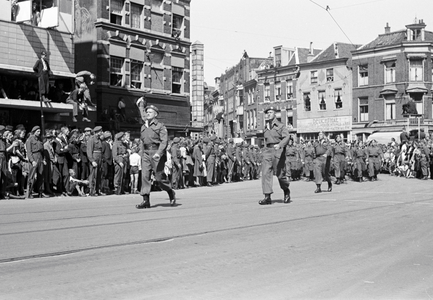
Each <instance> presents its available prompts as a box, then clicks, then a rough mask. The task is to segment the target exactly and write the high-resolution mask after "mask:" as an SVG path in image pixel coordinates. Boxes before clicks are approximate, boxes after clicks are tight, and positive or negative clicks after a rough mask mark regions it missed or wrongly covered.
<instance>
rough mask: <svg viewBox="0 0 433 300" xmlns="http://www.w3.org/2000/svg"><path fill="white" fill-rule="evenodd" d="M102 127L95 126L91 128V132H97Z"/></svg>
mask: <svg viewBox="0 0 433 300" xmlns="http://www.w3.org/2000/svg"><path fill="white" fill-rule="evenodd" d="M101 130H102V127H101V126H96V127H95V128H93V132H98V131H101Z"/></svg>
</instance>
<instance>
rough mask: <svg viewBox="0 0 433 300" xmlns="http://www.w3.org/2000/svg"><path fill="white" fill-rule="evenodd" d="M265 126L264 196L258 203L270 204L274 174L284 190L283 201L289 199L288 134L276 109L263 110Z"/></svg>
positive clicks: (286, 201) (288, 200)
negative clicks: (277, 115)
mask: <svg viewBox="0 0 433 300" xmlns="http://www.w3.org/2000/svg"><path fill="white" fill-rule="evenodd" d="M264 112H265V114H266V126H265V129H264V137H265V148H264V149H263V161H262V190H263V194H264V195H265V198H264V199H263V200H260V201H259V204H260V205H266V204H272V200H271V194H272V193H273V188H272V180H273V175H274V174H275V175H276V176H277V178H278V181H279V183H280V187H281V189H282V190H283V191H284V203H289V202H291V201H290V189H289V186H290V182H289V180H288V179H287V176H286V172H285V159H286V154H285V147H286V145H287V144H288V143H289V140H290V135H289V131H288V129H287V127H286V126H284V125H283V124H282V123H281V122H280V121H278V120H277V117H276V115H275V114H276V109H275V108H274V107H269V108H267V109H266V110H265V111H264Z"/></svg>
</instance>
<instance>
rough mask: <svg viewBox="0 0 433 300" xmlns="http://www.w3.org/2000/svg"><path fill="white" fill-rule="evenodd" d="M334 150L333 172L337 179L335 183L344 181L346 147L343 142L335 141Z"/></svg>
mask: <svg viewBox="0 0 433 300" xmlns="http://www.w3.org/2000/svg"><path fill="white" fill-rule="evenodd" d="M332 148H333V152H334V157H333V160H334V172H335V177H336V179H337V181H336V182H335V183H336V184H340V183H343V182H344V176H345V174H344V170H345V168H346V156H347V148H346V145H345V144H344V143H343V142H341V141H340V142H337V143H336V144H335V145H334V146H333V147H332Z"/></svg>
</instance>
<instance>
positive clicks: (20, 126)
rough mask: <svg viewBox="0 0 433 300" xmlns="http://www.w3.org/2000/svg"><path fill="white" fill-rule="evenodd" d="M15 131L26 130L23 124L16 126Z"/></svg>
mask: <svg viewBox="0 0 433 300" xmlns="http://www.w3.org/2000/svg"><path fill="white" fill-rule="evenodd" d="M15 129H21V130H23V129H26V128H25V127H24V125H23V124H18V125H17V126H15Z"/></svg>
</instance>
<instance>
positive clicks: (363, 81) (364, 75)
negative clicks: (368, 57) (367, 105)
mask: <svg viewBox="0 0 433 300" xmlns="http://www.w3.org/2000/svg"><path fill="white" fill-rule="evenodd" d="M358 79H359V80H358V81H359V82H358V86H363V85H368V65H360V66H359V78H358Z"/></svg>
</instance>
